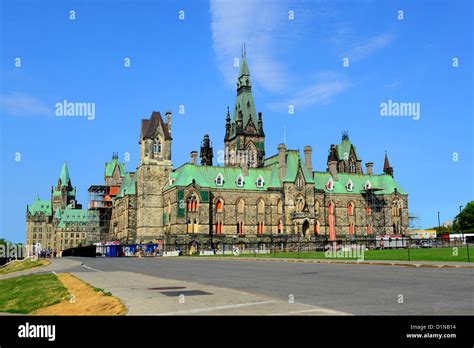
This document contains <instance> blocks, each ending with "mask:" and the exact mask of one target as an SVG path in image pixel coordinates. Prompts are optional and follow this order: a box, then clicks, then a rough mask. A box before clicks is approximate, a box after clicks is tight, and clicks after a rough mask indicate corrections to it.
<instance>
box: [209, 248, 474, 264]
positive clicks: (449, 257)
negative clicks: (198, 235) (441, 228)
mask: <svg viewBox="0 0 474 348" xmlns="http://www.w3.org/2000/svg"><path fill="white" fill-rule="evenodd" d="M469 252H470V261H471V262H474V248H471V249H470V250H469ZM457 253H458V255H457V256H456V255H455V253H454V250H453V248H430V249H428V248H427V249H410V260H411V261H453V262H455V261H457V262H467V260H468V259H467V249H466V247H462V248H457ZM215 256H228V257H232V256H233V255H215ZM240 257H258V258H300V259H321V260H322V259H330V258H327V257H326V255H325V253H324V252H323V251H317V252H314V251H310V252H308V251H304V250H302V251H300V253H299V254H298V252H277V253H275V254H273V253H271V254H253V253H250V254H241V255H240ZM338 259H341V258H338ZM347 259H354V260H355V259H356V258H355V257H354V258H347ZM364 260H393V261H408V260H409V259H408V249H386V250H367V251H365V252H364Z"/></svg>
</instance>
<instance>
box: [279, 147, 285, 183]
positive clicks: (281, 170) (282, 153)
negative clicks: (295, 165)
mask: <svg viewBox="0 0 474 348" xmlns="http://www.w3.org/2000/svg"><path fill="white" fill-rule="evenodd" d="M278 175H279V176H280V180H281V181H282V182H283V179H284V178H285V176H286V146H285V144H280V145H278Z"/></svg>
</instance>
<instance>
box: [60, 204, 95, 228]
mask: <svg viewBox="0 0 474 348" xmlns="http://www.w3.org/2000/svg"><path fill="white" fill-rule="evenodd" d="M98 223H99V215H98V212H97V211H92V210H82V209H71V208H66V209H64V211H63V212H62V214H61V221H60V222H59V224H58V226H59V227H67V226H71V225H87V224H91V225H94V224H98Z"/></svg>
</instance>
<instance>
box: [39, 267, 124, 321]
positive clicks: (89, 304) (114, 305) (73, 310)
mask: <svg viewBox="0 0 474 348" xmlns="http://www.w3.org/2000/svg"><path fill="white" fill-rule="evenodd" d="M58 278H59V280H60V281H61V282H62V283H63V284H64V286H65V287H66V288H67V289H68V291H69V294H70V299H68V300H66V301H63V302H61V303H58V304H55V305H53V306H49V307H46V308H41V309H39V310H37V311H35V312H33V314H37V315H125V314H126V313H127V309H126V307H125V306H124V305H123V303H122V302H121V301H120V300H119V299H118V298H117V297H114V296H108V295H106V294H105V293H104V292H102V291H97V290H96V289H94V288H93V287H91V286H90V285H88V284H87V283H85V282H83V281H82V280H80V279H78V278H76V277H74V276H73V275H71V274H69V273H62V274H58Z"/></svg>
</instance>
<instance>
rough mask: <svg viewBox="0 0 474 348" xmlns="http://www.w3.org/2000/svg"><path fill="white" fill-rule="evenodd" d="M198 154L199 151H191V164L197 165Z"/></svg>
mask: <svg viewBox="0 0 474 348" xmlns="http://www.w3.org/2000/svg"><path fill="white" fill-rule="evenodd" d="M197 156H198V152H197V151H191V164H194V165H196V158H197Z"/></svg>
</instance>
